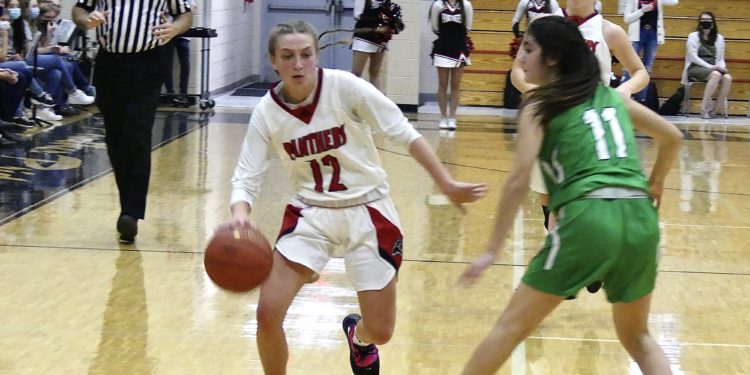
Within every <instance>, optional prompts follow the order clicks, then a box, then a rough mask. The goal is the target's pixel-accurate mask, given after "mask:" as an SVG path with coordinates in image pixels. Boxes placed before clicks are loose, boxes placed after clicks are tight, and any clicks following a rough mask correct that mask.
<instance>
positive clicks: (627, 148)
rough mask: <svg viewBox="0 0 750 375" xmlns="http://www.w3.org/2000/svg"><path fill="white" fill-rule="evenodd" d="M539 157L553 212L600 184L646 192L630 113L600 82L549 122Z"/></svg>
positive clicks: (618, 97) (612, 92)
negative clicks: (591, 92) (592, 93)
mask: <svg viewBox="0 0 750 375" xmlns="http://www.w3.org/2000/svg"><path fill="white" fill-rule="evenodd" d="M539 161H540V165H541V167H542V170H543V172H544V180H545V183H546V184H547V189H548V192H549V195H550V208H551V209H552V211H553V212H556V211H557V209H558V208H560V207H561V206H563V205H565V204H566V203H568V202H570V201H572V200H575V199H578V198H581V197H583V196H585V195H586V194H587V193H589V192H591V191H593V190H596V189H598V188H601V187H606V186H615V187H628V188H634V189H638V190H643V191H646V192H648V181H647V179H646V177H645V176H644V174H643V170H642V169H641V162H640V160H639V158H638V150H637V148H636V144H635V137H634V136H633V126H632V123H631V121H630V115H629V114H628V112H627V109H626V108H625V104H624V103H623V102H622V99H621V98H620V95H619V94H618V93H617V92H616V91H615V90H614V89H611V88H609V87H605V86H604V85H599V87H598V88H597V89H596V91H595V93H594V96H593V97H591V98H590V99H589V100H587V101H586V102H584V103H581V104H579V105H577V106H575V107H573V108H570V109H568V110H567V111H565V112H563V113H562V114H560V115H558V116H557V117H555V118H554V119H553V120H552V121H551V122H550V124H549V126H548V127H547V130H546V131H545V134H544V141H543V143H542V149H541V151H540V152H539Z"/></svg>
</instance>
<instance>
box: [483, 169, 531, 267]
mask: <svg viewBox="0 0 750 375" xmlns="http://www.w3.org/2000/svg"><path fill="white" fill-rule="evenodd" d="M528 186H529V181H528V178H526V181H525V182H524V179H523V178H517V177H514V176H509V177H508V180H506V181H505V185H504V186H503V193H502V196H501V197H500V202H499V203H498V205H497V213H496V214H495V217H496V221H495V226H494V228H493V230H492V236H491V237H490V243H489V245H488V246H487V249H488V251H491V252H493V253H495V254H497V252H498V251H500V248H501V247H502V245H503V242H504V241H505V237H506V236H507V234H508V230H510V228H511V227H512V226H513V220H515V217H516V212H517V211H518V207H519V206H520V205H521V201H523V199H524V196H525V195H526V192H527V191H528Z"/></svg>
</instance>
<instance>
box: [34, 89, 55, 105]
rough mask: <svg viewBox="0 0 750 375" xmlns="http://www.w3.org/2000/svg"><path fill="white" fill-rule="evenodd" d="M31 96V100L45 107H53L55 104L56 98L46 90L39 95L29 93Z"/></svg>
mask: <svg viewBox="0 0 750 375" xmlns="http://www.w3.org/2000/svg"><path fill="white" fill-rule="evenodd" d="M29 97H30V99H31V102H32V103H34V104H36V105H41V106H45V107H52V106H54V105H55V100H54V99H52V96H50V94H47V93H46V92H43V93H41V94H39V95H34V94H29Z"/></svg>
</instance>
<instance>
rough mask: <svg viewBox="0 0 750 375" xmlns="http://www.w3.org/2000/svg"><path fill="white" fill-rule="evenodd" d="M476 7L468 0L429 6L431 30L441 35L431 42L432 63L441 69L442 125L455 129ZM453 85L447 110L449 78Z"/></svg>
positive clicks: (440, 1)
mask: <svg viewBox="0 0 750 375" xmlns="http://www.w3.org/2000/svg"><path fill="white" fill-rule="evenodd" d="M473 16H474V9H473V8H472V6H471V3H470V2H469V1H468V0H435V1H434V2H433V3H432V7H431V8H430V22H431V24H432V31H433V32H435V34H437V36H438V38H437V39H436V40H435V41H434V42H433V43H432V54H431V56H432V63H433V65H435V67H437V72H438V105H439V106H440V115H441V119H440V124H439V127H440V129H443V130H445V129H447V130H455V129H456V118H455V117H456V108H457V107H458V98H459V91H460V86H461V76H462V75H463V71H464V66H466V65H471V60H470V59H469V54H470V53H471V50H472V44H471V39H470V38H469V36H468V34H469V31H471V23H472V19H473ZM449 81H450V86H451V101H450V111H447V108H446V107H447V101H448V100H447V97H448V82H449Z"/></svg>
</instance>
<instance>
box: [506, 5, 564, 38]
mask: <svg viewBox="0 0 750 375" xmlns="http://www.w3.org/2000/svg"><path fill="white" fill-rule="evenodd" d="M559 10H560V4H558V3H557V0H520V1H519V2H518V7H516V14H514V15H513V21H512V22H511V23H512V25H513V35H515V36H516V38H520V37H521V30H519V24H520V23H521V18H523V17H524V16H526V26H527V27H528V25H529V22H531V21H533V20H535V19H536V18H537V17H539V16H541V15H543V14H556V13H557V12H558V11H559Z"/></svg>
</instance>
